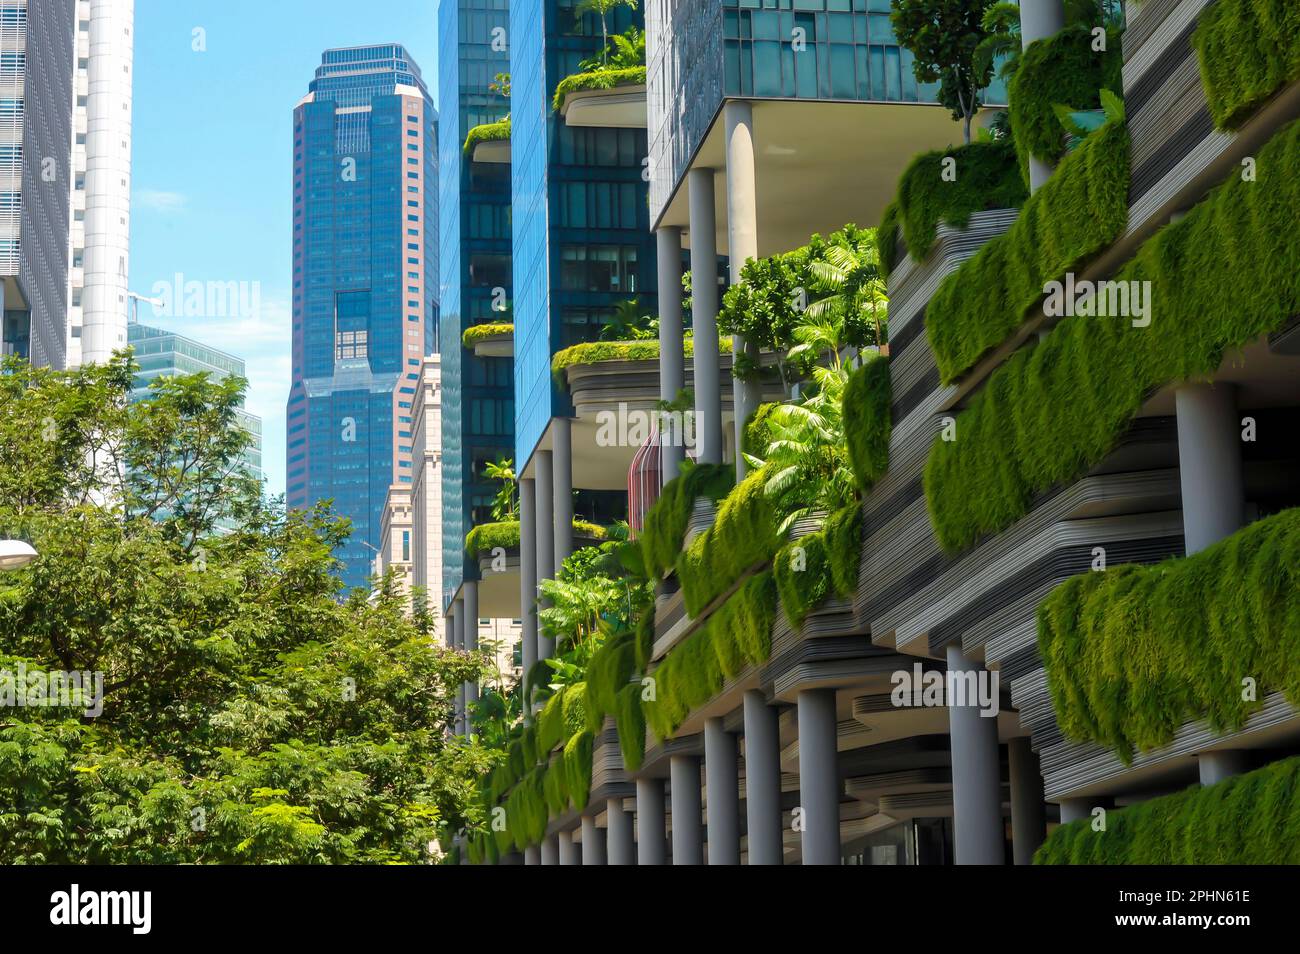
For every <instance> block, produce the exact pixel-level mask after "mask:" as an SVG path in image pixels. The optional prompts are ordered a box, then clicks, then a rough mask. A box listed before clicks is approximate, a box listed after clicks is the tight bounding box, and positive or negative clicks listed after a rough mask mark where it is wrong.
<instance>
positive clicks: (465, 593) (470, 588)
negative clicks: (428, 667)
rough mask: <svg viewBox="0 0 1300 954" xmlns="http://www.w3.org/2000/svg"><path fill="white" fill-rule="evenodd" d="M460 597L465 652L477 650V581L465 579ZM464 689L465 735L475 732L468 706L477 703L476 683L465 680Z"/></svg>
mask: <svg viewBox="0 0 1300 954" xmlns="http://www.w3.org/2000/svg"><path fill="white" fill-rule="evenodd" d="M461 598H462V600H463V601H464V611H465V614H464V615H465V630H464V634H463V636H464V640H465V642H464V646H463V648H464V650H465V651H466V652H477V651H478V581H477V580H466V581H465V582H464V583H463V584H462V585H461ZM464 691H465V735H466V736H467V737H468V736H471V735H474V734H475V731H474V724H473V722H472V721H471V719H470V716H471V713H470V708H471V707H472V706H476V705H478V683H477V682H467V683H465V687H464Z"/></svg>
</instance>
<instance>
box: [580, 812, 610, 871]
mask: <svg viewBox="0 0 1300 954" xmlns="http://www.w3.org/2000/svg"><path fill="white" fill-rule="evenodd" d="M582 863H583V864H584V865H603V864H605V829H603V828H597V827H596V819H595V818H594V817H592V816H591V815H583V816H582Z"/></svg>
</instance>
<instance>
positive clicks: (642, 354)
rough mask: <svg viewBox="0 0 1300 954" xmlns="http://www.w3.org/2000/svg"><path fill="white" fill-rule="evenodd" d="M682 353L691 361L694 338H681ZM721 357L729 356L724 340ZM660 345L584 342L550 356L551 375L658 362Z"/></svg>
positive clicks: (651, 340)
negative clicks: (624, 363)
mask: <svg viewBox="0 0 1300 954" xmlns="http://www.w3.org/2000/svg"><path fill="white" fill-rule="evenodd" d="M683 346H684V347H683V354H684V355H685V356H686V357H688V358H690V357H694V355H695V339H694V338H692V337H691V336H690V335H687V336H686V337H685V338H684V339H683ZM718 352H719V353H720V354H730V353H731V341H730V340H729V339H726V338H723V339H722V340H720V341H719V342H718ZM658 360H659V342H658V341H657V340H655V339H653V338H651V339H648V340H640V341H584V342H582V343H581V344H576V345H573V346H571V347H568V348H564V349H562V350H560V351H557V352H555V354H554V355H553V356H552V357H551V373H552V374H554V375H556V376H557V377H560V376H562V375H563V374H564V369H565V368H569V367H572V366H574V365H578V364H599V363H600V362H602V361H658Z"/></svg>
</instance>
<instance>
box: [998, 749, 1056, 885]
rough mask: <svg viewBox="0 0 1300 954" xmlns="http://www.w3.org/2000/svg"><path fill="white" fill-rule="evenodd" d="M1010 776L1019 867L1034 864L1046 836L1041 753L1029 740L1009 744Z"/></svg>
mask: <svg viewBox="0 0 1300 954" xmlns="http://www.w3.org/2000/svg"><path fill="white" fill-rule="evenodd" d="M1007 757H1008V761H1009V770H1010V773H1011V853H1012V855H1013V857H1014V859H1015V863H1016V864H1018V865H1032V864H1033V863H1034V852H1035V851H1037V850H1038V846H1039V845H1041V844H1042V843H1043V839H1044V838H1046V837H1047V806H1046V805H1045V804H1044V802H1043V776H1042V774H1041V773H1040V772H1039V770H1038V754H1037V753H1036V752H1035V751H1034V748H1033V746H1032V745H1030V743H1029V739H1028V738H1027V737H1021V738H1018V739H1012V740H1011V741H1010V742H1008V743H1007Z"/></svg>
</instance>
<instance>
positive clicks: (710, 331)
mask: <svg viewBox="0 0 1300 954" xmlns="http://www.w3.org/2000/svg"><path fill="white" fill-rule="evenodd" d="M686 182H687V188H688V191H689V193H690V214H691V228H690V232H691V325H692V327H693V329H694V335H695V356H694V358H692V359H691V368H692V372H693V374H694V378H695V380H694V385H693V386H694V388H695V439H696V450H697V452H698V457H699V460H700V463H704V464H721V463H722V394H721V391H720V390H719V388H720V385H719V383H718V282H717V274H718V238H717V221H716V213H715V211H714V208H713V170H712V169H692V170H691V171H690V172H689V173H687V178H686Z"/></svg>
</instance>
